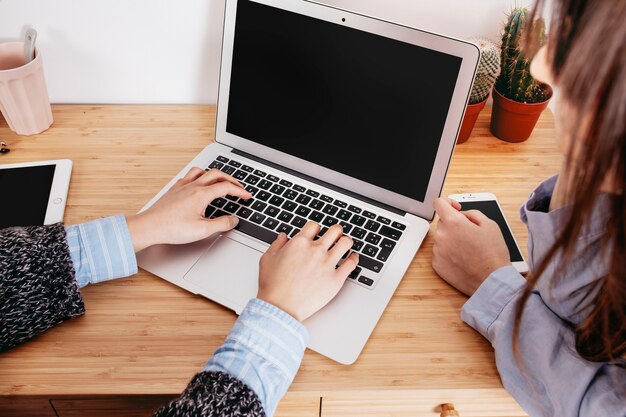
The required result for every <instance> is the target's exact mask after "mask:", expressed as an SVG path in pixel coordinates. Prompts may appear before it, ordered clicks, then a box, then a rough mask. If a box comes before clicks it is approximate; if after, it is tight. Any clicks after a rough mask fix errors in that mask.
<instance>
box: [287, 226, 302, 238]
mask: <svg viewBox="0 0 626 417" xmlns="http://www.w3.org/2000/svg"><path fill="white" fill-rule="evenodd" d="M298 233H300V229H298V228H294V229H293V231H292V232H291V233H290V234H289V237H294V236H295V235H297V234H298Z"/></svg>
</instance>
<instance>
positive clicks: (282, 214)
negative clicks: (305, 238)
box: [278, 210, 293, 222]
mask: <svg viewBox="0 0 626 417" xmlns="http://www.w3.org/2000/svg"><path fill="white" fill-rule="evenodd" d="M292 218H293V214H292V213H289V212H288V211H284V210H283V211H281V212H280V214H279V215H278V220H281V221H283V222H289V220H291V219H292Z"/></svg>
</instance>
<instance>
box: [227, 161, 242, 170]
mask: <svg viewBox="0 0 626 417" xmlns="http://www.w3.org/2000/svg"><path fill="white" fill-rule="evenodd" d="M228 165H230V166H234V167H235V168H239V167H240V166H241V162H237V161H232V160H231V161H229V162H228Z"/></svg>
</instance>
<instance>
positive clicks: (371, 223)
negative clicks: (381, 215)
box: [365, 220, 380, 232]
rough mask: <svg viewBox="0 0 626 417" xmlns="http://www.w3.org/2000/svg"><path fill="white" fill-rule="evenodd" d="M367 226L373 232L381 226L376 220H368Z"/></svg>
mask: <svg viewBox="0 0 626 417" xmlns="http://www.w3.org/2000/svg"><path fill="white" fill-rule="evenodd" d="M365 228H366V229H367V230H369V231H371V232H376V231H378V229H379V228H380V223H376V222H375V221H374V220H368V221H367V223H365Z"/></svg>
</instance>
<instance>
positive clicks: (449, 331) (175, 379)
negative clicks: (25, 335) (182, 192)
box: [0, 105, 560, 416]
mask: <svg viewBox="0 0 626 417" xmlns="http://www.w3.org/2000/svg"><path fill="white" fill-rule="evenodd" d="M53 113H54V120H55V122H54V125H53V127H52V128H51V129H50V130H48V131H47V132H45V133H43V134H41V135H38V136H32V137H19V136H16V135H15V134H13V133H12V132H10V131H9V129H8V127H7V125H6V123H5V122H4V121H2V120H1V118H0V140H4V141H5V142H7V143H8V144H9V147H10V148H11V152H10V153H9V154H5V155H0V163H13V162H22V161H34V160H44V159H57V158H69V159H72V160H73V161H74V169H73V173H72V181H71V186H70V192H69V196H68V204H67V209H66V213H65V222H66V223H67V224H74V223H78V222H84V221H87V220H91V219H95V218H98V217H103V216H108V215H112V214H115V213H127V214H131V213H134V212H136V211H137V210H139V209H140V208H141V207H142V206H143V205H144V204H145V203H146V202H147V201H148V200H149V199H150V198H151V197H152V196H153V195H154V194H155V193H156V192H157V191H159V190H160V189H161V187H163V186H164V185H165V184H166V183H167V182H168V181H169V179H170V178H171V177H172V176H174V175H175V174H176V173H177V172H178V171H179V170H180V169H181V168H182V167H183V166H184V165H185V164H186V163H187V162H188V161H189V160H190V159H191V158H192V157H193V156H195V155H196V154H197V153H198V152H199V151H200V150H201V149H202V148H203V147H204V146H206V145H207V144H208V143H209V142H212V141H213V139H214V132H213V130H214V124H215V107H214V106H187V105H186V106H181V105H168V106H162V105H159V106H126V105H116V106H92V105H57V106H53ZM489 117H490V108H489V107H487V108H486V109H485V111H483V112H482V114H481V115H480V117H479V119H478V122H477V125H476V128H475V129H474V132H473V135H472V137H471V138H470V140H469V141H468V142H467V143H465V144H462V145H460V146H458V147H457V149H456V151H455V154H454V157H453V159H452V163H451V166H450V170H449V174H448V177H447V180H446V183H445V187H444V190H443V194H445V195H447V194H451V193H464V192H481V191H489V192H493V193H495V194H496V195H497V196H498V198H499V199H500V202H501V204H502V206H503V209H504V211H505V214H506V216H507V218H508V220H509V221H510V223H511V226H512V229H513V232H514V234H515V236H516V237H517V239H518V241H519V243H520V246H522V249H523V251H524V253H525V254H526V242H527V234H526V229H525V227H524V226H523V224H522V223H521V221H520V220H519V215H518V208H519V206H520V204H521V203H522V202H523V201H524V200H525V199H526V198H527V196H528V194H529V193H530V191H531V190H532V189H533V188H534V187H535V186H536V184H537V183H538V182H540V181H541V180H543V179H544V178H546V177H548V176H550V175H553V174H554V173H556V172H557V170H558V168H559V164H560V158H559V155H558V153H557V151H556V148H555V143H554V127H553V118H552V115H551V113H550V112H549V111H547V112H544V114H543V115H542V117H541V119H540V121H539V123H538V125H537V128H536V129H535V132H534V133H533V136H532V137H531V138H530V139H529V140H528V141H527V142H525V143H521V144H509V143H506V142H503V141H500V140H498V139H495V138H494V137H492V136H491V135H490V133H489V129H488V125H489ZM374 151H376V150H374ZM431 227H432V228H433V230H434V228H435V227H436V221H435V222H433V225H432V226H431ZM432 243H433V240H432V233H431V234H429V236H428V237H427V238H426V240H425V241H424V243H423V245H422V248H421V249H420V251H419V252H418V254H417V256H416V257H415V259H414V260H413V263H412V264H411V266H410V268H409V270H408V272H407V274H406V275H405V277H404V279H403V280H402V282H401V284H400V286H399V287H398V290H397V291H396V294H395V295H394V297H393V298H392V300H391V302H390V304H389V306H388V308H387V310H386V311H385V313H384V315H383V316H382V318H381V320H380V322H379V323H378V326H377V327H376V329H375V331H374V333H373V334H372V336H371V338H370V340H369V342H368V343H367V345H366V346H365V349H364V351H363V353H362V355H361V356H360V358H359V359H358V361H357V362H356V363H355V364H354V365H352V366H344V365H340V364H338V363H335V362H333V361H331V360H330V359H328V358H326V357H323V356H321V355H319V354H317V353H315V352H312V351H307V352H306V354H305V357H304V360H303V362H302V367H301V369H300V372H299V373H298V375H297V377H296V379H295V381H294V383H293V385H292V387H291V389H290V394H289V395H290V396H291V398H297V397H299V396H301V397H302V398H305V397H307V398H311V397H312V396H317V397H325V398H328V401H330V402H332V401H333V399H334V400H335V401H336V402H337V407H338V408H336V413H335V415H341V414H342V412H341V402H342V401H345V400H346V399H350V398H362V399H368V398H373V396H376V395H380V394H381V392H383V393H384V391H395V392H394V393H388V394H389V395H390V396H389V395H387V396H386V397H387V398H391V397H393V395H395V396H396V397H397V396H398V395H403V393H405V394H407V395H409V396H410V395H413V396H415V395H418V393H419V392H428V393H429V395H430V396H437V395H438V394H437V393H442V392H444V393H445V392H453V391H454V392H455V393H457V394H455V395H459V396H464V398H468V399H470V398H474V397H475V396H476V395H479V393H481V392H483V393H496V394H497V396H502V398H504V397H505V396H506V394H504V391H503V389H502V385H501V382H500V380H499V377H498V373H497V369H496V367H495V363H494V355H493V350H492V348H491V346H490V345H489V343H488V342H487V341H486V340H485V339H483V338H482V337H481V336H480V335H479V334H478V333H476V332H475V331H473V330H472V329H471V328H470V327H469V326H467V325H466V324H464V323H463V322H462V321H461V319H460V315H459V310H460V309H461V306H462V305H463V303H464V302H465V300H466V297H464V296H463V295H461V294H459V293H458V292H457V291H456V290H454V289H453V288H451V287H450V286H449V285H447V284H446V283H445V282H444V281H442V280H441V279H440V278H439V277H438V276H437V275H436V274H435V273H434V271H433V270H432V268H431V253H432ZM82 293H83V296H84V300H85V305H86V308H87V314H86V315H85V316H83V317H80V318H77V319H74V320H71V321H69V322H66V323H64V324H62V325H60V326H57V327H56V328H54V329H52V330H50V331H48V332H46V333H45V334H43V335H41V336H40V337H38V338H37V339H36V340H33V341H31V342H29V343H26V344H24V345H22V346H20V347H18V348H15V349H13V350H11V351H9V352H6V353H4V354H2V355H0V396H1V395H3V396H9V395H10V396H32V395H38V396H54V395H62V396H80V395H90V394H99V395H104V394H107V395H110V394H113V395H117V394H174V393H179V392H180V391H181V390H182V389H183V388H184V387H185V386H186V384H187V383H188V381H189V379H190V378H191V376H192V375H193V374H194V373H195V372H197V371H198V370H200V369H201V368H202V366H203V364H204V363H205V362H206V361H207V359H208V358H209V356H210V355H211V353H212V352H213V350H215V349H216V348H217V347H218V346H219V345H220V344H221V343H222V341H223V340H224V337H225V336H226V334H227V333H228V331H229V329H230V327H231V326H232V324H233V323H234V321H235V319H236V317H235V314H234V313H232V312H231V311H229V310H227V309H225V308H223V307H220V306H218V305H217V304H215V303H213V302H211V301H209V300H207V299H204V298H201V297H199V296H194V295H192V294H190V293H188V292H185V291H184V290H182V289H180V288H178V287H176V286H174V285H172V284H169V283H167V282H166V281H163V280H160V279H158V278H156V277H155V276H153V275H151V274H150V273H147V272H145V271H140V272H139V274H137V275H136V276H134V277H131V278H127V279H122V280H117V281H113V282H108V283H104V284H99V285H93V286H89V287H87V288H85V289H83V290H82ZM450 390H452V391H450ZM392 394H393V395H392ZM414 398H417V397H414ZM468 401H469V400H468ZM506 401H509V400H506ZM511 401H512V400H511ZM351 409H352V410H354V408H351ZM331 414H332V413H331ZM361 415H363V414H361ZM373 415H374V414H373ZM376 415H382V414H381V413H378V414H376ZM394 415H395V414H394ZM463 415H464V416H465V414H463ZM498 415H499V414H498Z"/></svg>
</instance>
